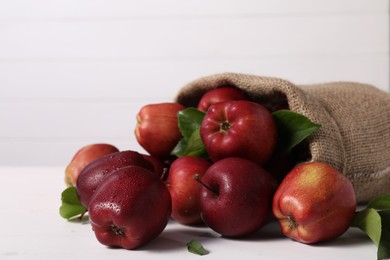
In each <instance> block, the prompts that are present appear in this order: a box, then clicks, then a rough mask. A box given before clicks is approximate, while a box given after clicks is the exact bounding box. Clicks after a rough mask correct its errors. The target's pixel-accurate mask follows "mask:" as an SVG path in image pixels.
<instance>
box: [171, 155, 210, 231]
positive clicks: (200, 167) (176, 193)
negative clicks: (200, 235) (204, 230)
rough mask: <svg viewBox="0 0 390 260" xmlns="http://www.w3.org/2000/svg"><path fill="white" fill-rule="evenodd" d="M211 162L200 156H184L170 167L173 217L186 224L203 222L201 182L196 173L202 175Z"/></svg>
mask: <svg viewBox="0 0 390 260" xmlns="http://www.w3.org/2000/svg"><path fill="white" fill-rule="evenodd" d="M210 165H211V163H210V162H209V161H207V160H205V159H203V158H200V157H193V156H183V157H180V158H178V159H176V160H175V161H174V162H173V163H172V165H171V167H170V169H169V175H168V179H167V182H166V183H167V187H168V190H169V193H170V194H171V198H172V214H171V217H172V218H173V219H175V220H176V221H177V222H179V223H181V224H184V225H196V224H201V223H203V221H202V218H201V216H200V207H199V196H198V194H199V184H198V183H197V182H196V181H195V180H194V175H195V174H197V175H198V176H199V177H202V176H203V174H204V173H205V172H206V170H207V169H208V168H209V167H210Z"/></svg>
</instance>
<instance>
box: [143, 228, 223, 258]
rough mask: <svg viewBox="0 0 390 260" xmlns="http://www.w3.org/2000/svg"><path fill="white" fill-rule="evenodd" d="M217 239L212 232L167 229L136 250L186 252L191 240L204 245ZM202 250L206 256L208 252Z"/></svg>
mask: <svg viewBox="0 0 390 260" xmlns="http://www.w3.org/2000/svg"><path fill="white" fill-rule="evenodd" d="M218 238H220V236H218V235H215V234H213V233H212V232H208V231H204V230H197V229H196V228H188V229H182V228H179V229H169V230H164V231H163V232H162V233H161V234H160V235H159V236H158V237H157V238H155V239H154V240H152V241H151V242H150V243H148V244H146V245H144V246H142V247H140V248H139V249H137V250H140V251H151V252H153V251H155V252H167V251H183V250H184V251H186V250H187V243H188V242H190V240H191V239H196V240H198V241H199V242H200V243H202V244H206V243H208V242H209V241H211V240H216V239H218ZM204 249H205V253H206V254H208V253H209V252H210V251H208V250H207V248H204Z"/></svg>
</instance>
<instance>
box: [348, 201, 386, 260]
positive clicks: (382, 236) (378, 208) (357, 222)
mask: <svg viewBox="0 0 390 260" xmlns="http://www.w3.org/2000/svg"><path fill="white" fill-rule="evenodd" d="M351 227H357V228H360V229H361V230H363V231H364V232H365V233H366V234H367V235H368V236H369V237H370V239H371V240H372V241H373V242H374V243H375V245H376V246H377V247H378V251H377V259H379V260H382V259H390V195H389V194H388V195H381V196H378V197H376V198H374V199H372V200H371V201H370V202H369V203H368V204H367V208H366V209H364V210H362V211H359V212H357V213H356V214H355V216H354V218H353V220H352V223H351Z"/></svg>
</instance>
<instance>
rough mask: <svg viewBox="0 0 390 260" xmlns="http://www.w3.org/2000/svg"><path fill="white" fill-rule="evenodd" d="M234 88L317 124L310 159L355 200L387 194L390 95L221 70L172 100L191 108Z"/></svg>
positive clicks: (343, 85) (343, 84) (365, 88)
mask: <svg viewBox="0 0 390 260" xmlns="http://www.w3.org/2000/svg"><path fill="white" fill-rule="evenodd" d="M227 85H229V86H234V87H237V88H240V89H242V90H243V91H244V92H246V93H247V94H248V95H249V97H250V98H251V100H252V101H255V102H258V103H261V104H263V105H265V106H267V107H268V108H270V109H271V110H272V109H273V108H274V107H275V106H278V105H280V104H283V103H285V102H287V103H288V106H289V108H290V110H292V111H295V112H297V113H300V114H303V115H305V116H306V117H308V118H309V119H310V120H312V121H313V122H315V123H317V124H320V125H321V128H320V129H319V130H318V131H317V132H315V133H314V134H313V135H311V136H310V137H309V138H308V140H307V151H306V152H307V153H308V154H309V156H310V157H309V158H310V159H309V161H322V162H325V163H328V164H330V165H332V166H333V167H335V168H336V169H338V170H339V171H340V172H342V173H343V174H344V175H346V176H347V177H348V178H349V179H350V180H351V181H352V184H353V186H354V188H355V192H356V196H357V200H358V202H367V201H368V200H370V199H372V198H374V197H375V196H378V195H381V194H387V193H390V94H389V93H386V92H384V91H381V90H379V89H377V88H375V87H373V86H370V85H365V84H360V83H353V82H333V83H325V84H315V85H294V84H293V83H291V82H288V81H286V80H282V79H278V78H270V77H261V76H255V75H246V74H237V73H223V74H217V75H211V76H207V77H203V78H200V79H198V80H195V81H193V82H190V83H189V84H188V85H186V86H184V87H183V88H181V89H180V90H179V93H178V94H177V96H176V99H175V100H176V101H177V102H179V103H181V104H183V105H185V106H195V107H196V105H197V103H198V101H199V100H200V98H201V96H202V95H203V94H204V93H205V92H206V91H208V90H211V89H214V88H218V87H221V86H227Z"/></svg>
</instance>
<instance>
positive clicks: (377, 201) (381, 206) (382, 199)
mask: <svg viewBox="0 0 390 260" xmlns="http://www.w3.org/2000/svg"><path fill="white" fill-rule="evenodd" d="M367 208H373V209H376V210H390V194H387V195H382V196H378V197H376V198H374V199H373V200H371V201H370V202H369V203H368V205H367Z"/></svg>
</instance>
